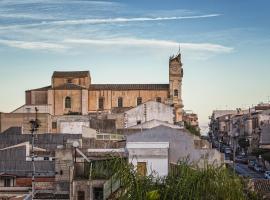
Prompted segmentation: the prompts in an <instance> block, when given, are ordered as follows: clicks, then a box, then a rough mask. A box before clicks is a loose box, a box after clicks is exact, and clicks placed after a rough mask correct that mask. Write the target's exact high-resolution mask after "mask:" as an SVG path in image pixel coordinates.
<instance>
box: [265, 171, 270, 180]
mask: <svg viewBox="0 0 270 200" xmlns="http://www.w3.org/2000/svg"><path fill="white" fill-rule="evenodd" d="M264 178H266V179H270V171H265V172H264Z"/></svg>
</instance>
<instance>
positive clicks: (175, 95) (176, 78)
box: [169, 51, 184, 122]
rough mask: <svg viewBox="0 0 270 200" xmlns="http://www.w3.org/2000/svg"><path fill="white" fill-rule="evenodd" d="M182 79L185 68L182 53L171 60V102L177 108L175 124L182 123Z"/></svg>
mask: <svg viewBox="0 0 270 200" xmlns="http://www.w3.org/2000/svg"><path fill="white" fill-rule="evenodd" d="M182 79H183V68H182V62H181V53H180V51H179V52H178V54H177V55H176V56H171V57H170V59H169V81H170V102H171V104H172V105H173V106H174V108H175V122H181V121H182V113H183V107H184V106H183V102H182Z"/></svg>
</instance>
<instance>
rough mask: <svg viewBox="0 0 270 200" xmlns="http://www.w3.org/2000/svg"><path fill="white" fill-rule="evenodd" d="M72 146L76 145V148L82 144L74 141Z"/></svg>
mask: <svg viewBox="0 0 270 200" xmlns="http://www.w3.org/2000/svg"><path fill="white" fill-rule="evenodd" d="M72 146H73V147H75V148H77V147H79V146H80V144H79V142H78V141H74V142H73V143H72Z"/></svg>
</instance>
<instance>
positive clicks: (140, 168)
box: [137, 162, 147, 176]
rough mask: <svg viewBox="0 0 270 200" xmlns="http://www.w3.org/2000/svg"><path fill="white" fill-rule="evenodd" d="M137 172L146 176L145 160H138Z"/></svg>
mask: <svg viewBox="0 0 270 200" xmlns="http://www.w3.org/2000/svg"><path fill="white" fill-rule="evenodd" d="M137 172H138V174H139V175H141V176H146V172H147V170H146V162H138V163H137Z"/></svg>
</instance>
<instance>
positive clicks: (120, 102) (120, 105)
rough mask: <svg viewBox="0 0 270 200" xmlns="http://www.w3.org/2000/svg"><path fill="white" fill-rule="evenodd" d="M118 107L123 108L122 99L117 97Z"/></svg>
mask: <svg viewBox="0 0 270 200" xmlns="http://www.w3.org/2000/svg"><path fill="white" fill-rule="evenodd" d="M118 107H119V108H122V107H123V98H122V97H118Z"/></svg>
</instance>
